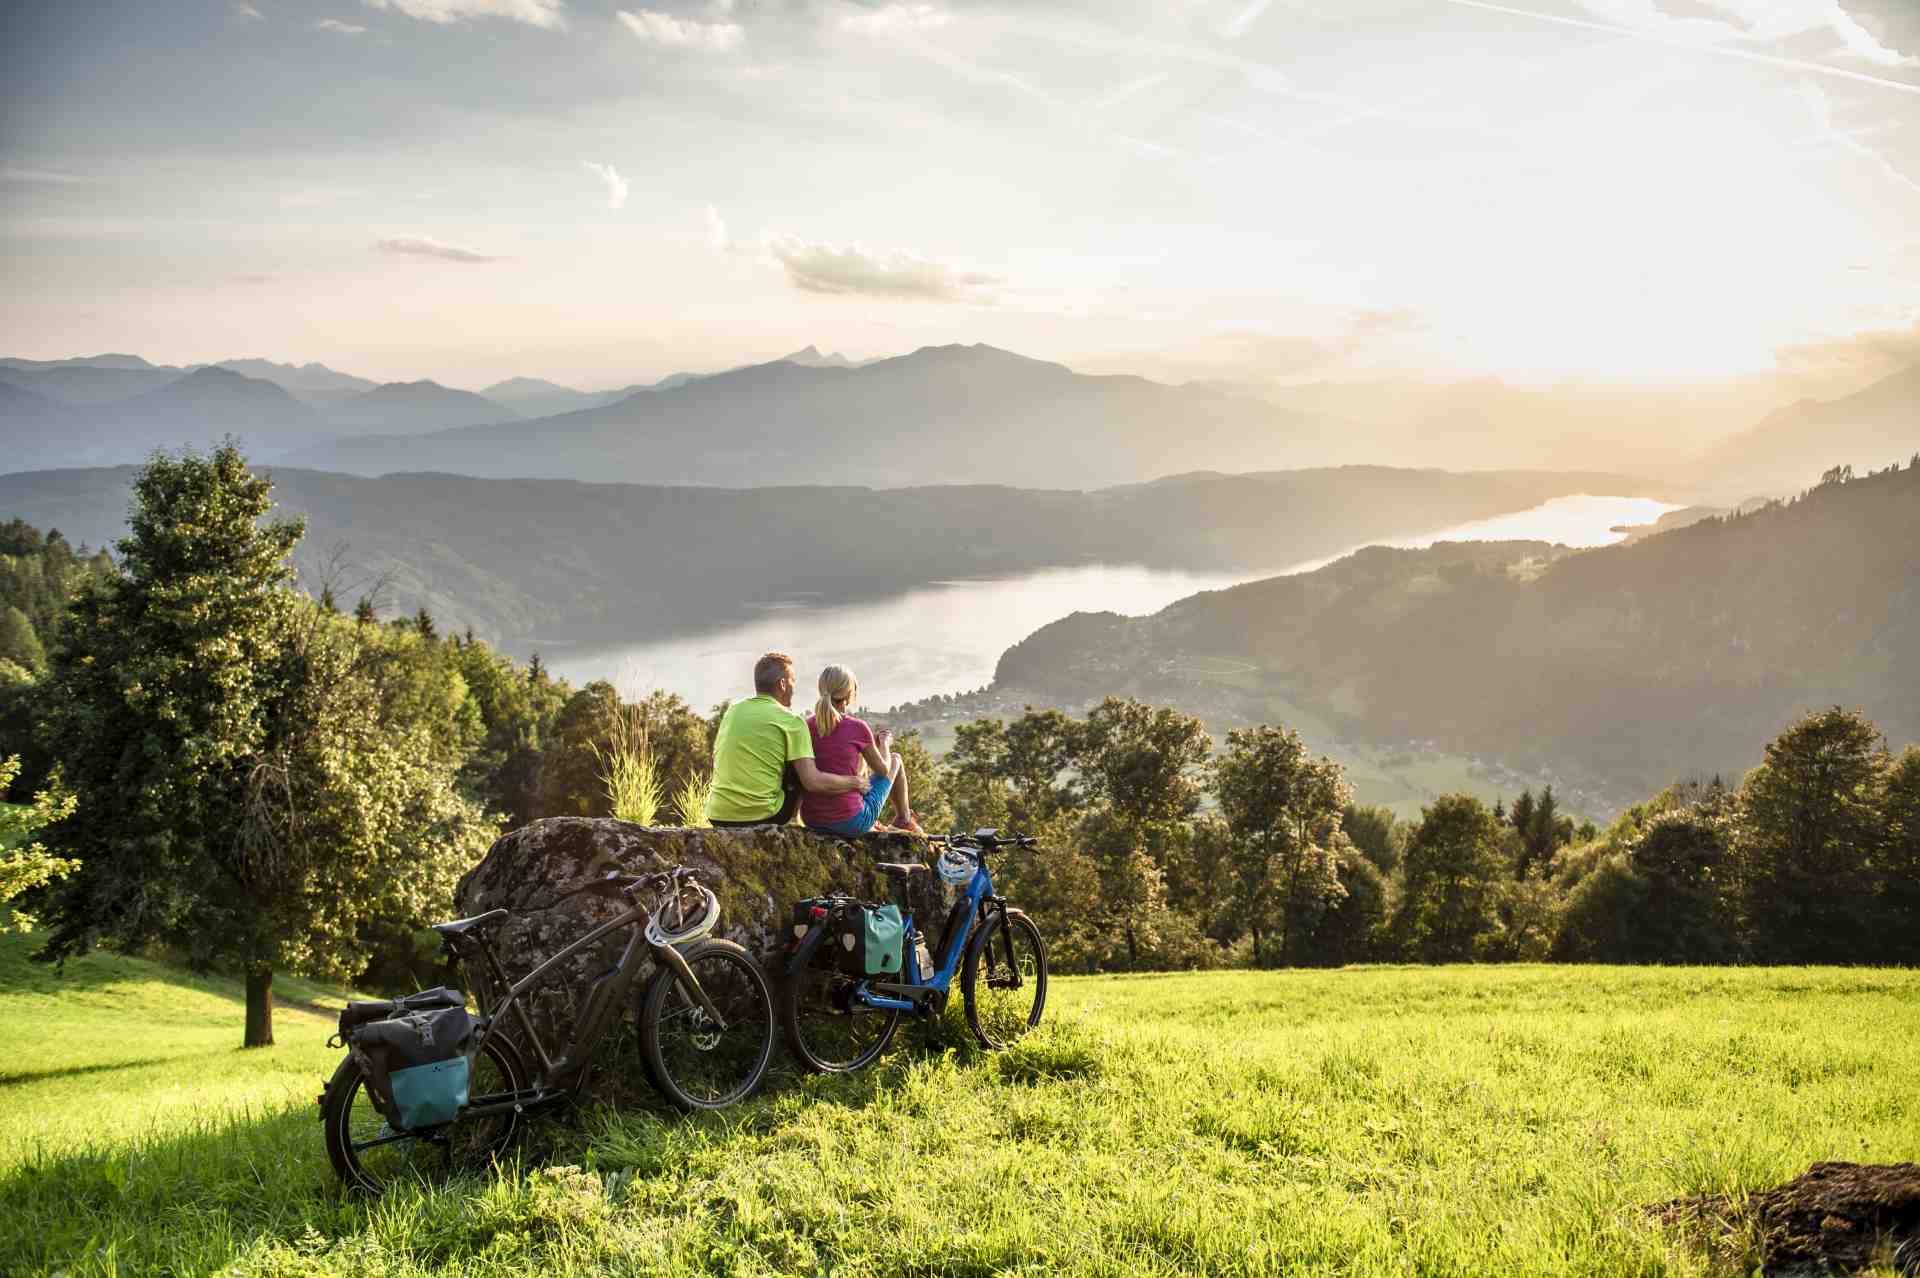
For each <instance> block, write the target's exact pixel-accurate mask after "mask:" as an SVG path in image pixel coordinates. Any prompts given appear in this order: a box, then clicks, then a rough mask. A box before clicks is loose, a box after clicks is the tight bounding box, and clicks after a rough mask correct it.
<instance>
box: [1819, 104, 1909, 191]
mask: <svg viewBox="0 0 1920 1278" xmlns="http://www.w3.org/2000/svg"><path fill="white" fill-rule="evenodd" d="M1799 89H1800V100H1801V101H1802V102H1805V103H1806V104H1807V111H1808V112H1809V114H1811V115H1812V116H1813V127H1814V128H1815V129H1816V130H1818V133H1819V138H1820V140H1821V141H1823V142H1831V143H1833V144H1834V145H1835V146H1837V147H1840V148H1841V149H1843V150H1846V151H1851V152H1852V153H1853V154H1855V155H1857V156H1859V157H1860V158H1861V159H1863V160H1866V161H1867V162H1868V163H1870V164H1872V165H1873V166H1874V167H1875V168H1877V169H1879V170H1880V172H1881V173H1882V174H1883V175H1885V177H1886V178H1887V180H1888V181H1890V182H1896V183H1898V184H1899V185H1901V186H1904V187H1906V188H1907V189H1908V190H1909V191H1917V192H1920V182H1915V181H1914V180H1913V179H1912V178H1910V177H1908V176H1907V175H1906V174H1905V173H1902V172H1901V171H1900V170H1899V169H1898V168H1896V167H1894V163H1893V161H1892V160H1889V159H1888V158H1887V157H1886V156H1885V155H1882V154H1881V153H1880V152H1879V151H1876V150H1874V149H1873V148H1872V147H1870V146H1868V145H1867V144H1866V143H1865V142H1862V141H1861V140H1860V135H1861V133H1862V132H1863V130H1858V129H1855V130H1843V129H1840V128H1837V127H1836V126H1835V125H1834V122H1833V103H1832V102H1831V101H1830V100H1829V99H1828V97H1827V95H1826V91H1825V90H1823V89H1822V88H1821V87H1820V86H1819V85H1817V84H1815V83H1814V82H1813V81H1811V80H1802V81H1800V85H1799Z"/></svg>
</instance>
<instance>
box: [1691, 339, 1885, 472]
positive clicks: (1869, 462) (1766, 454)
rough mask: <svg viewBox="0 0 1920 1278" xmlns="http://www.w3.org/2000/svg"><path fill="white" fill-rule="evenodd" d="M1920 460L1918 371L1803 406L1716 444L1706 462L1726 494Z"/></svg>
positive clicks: (1796, 405) (1792, 406) (1784, 410)
mask: <svg viewBox="0 0 1920 1278" xmlns="http://www.w3.org/2000/svg"><path fill="white" fill-rule="evenodd" d="M1916 455H1920V364H1915V365H1913V366H1912V367H1911V368H1907V369H1904V370H1902V371H1901V372H1898V373H1895V374H1893V375H1892V376H1890V377H1886V378H1883V379H1881V380H1880V381H1877V382H1875V383H1873V384H1872V385H1871V386H1868V387H1866V388H1865V389H1863V390H1859V391H1856V392H1854V393H1853V394H1851V395H1845V396H1842V397H1840V398H1838V399H1825V400H1822V399H1803V400H1800V401H1799V402H1798V403H1794V404H1790V405H1788V406H1787V407H1785V408H1782V409H1780V410H1779V411H1777V412H1775V413H1772V414H1771V415H1769V416H1768V417H1767V418H1766V420H1764V421H1762V422H1761V423H1760V424H1759V425H1758V426H1755V427H1753V428H1752V429H1751V430H1747V431H1743V432H1741V433H1740V434H1738V435H1735V436H1734V437H1733V438H1731V439H1728V440H1725V441H1724V442H1722V443H1720V444H1719V445H1717V446H1716V447H1715V448H1714V449H1713V450H1712V451H1711V453H1710V454H1709V455H1708V457H1707V458H1706V466H1707V468H1708V471H1709V474H1710V476H1711V478H1712V480H1713V482H1714V483H1715V484H1716V485H1717V486H1718V487H1720V488H1722V489H1725V490H1729V491H1732V490H1749V489H1755V488H1776V487H1778V486H1779V485H1780V484H1781V483H1782V482H1786V483H1791V482H1792V480H1793V478H1795V477H1798V478H1799V479H1800V480H1801V481H1802V482H1804V481H1805V477H1806V476H1807V475H1809V474H1817V473H1819V472H1820V471H1821V470H1823V469H1825V468H1826V467H1829V466H1833V465H1837V464H1840V463H1846V464H1849V465H1852V466H1854V467H1855V468H1856V469H1859V470H1862V471H1865V470H1868V469H1873V468H1877V467H1881V466H1886V465H1888V464H1890V463H1892V462H1902V463H1904V462H1905V461H1907V460H1908V459H1909V458H1911V457H1914V456H1916Z"/></svg>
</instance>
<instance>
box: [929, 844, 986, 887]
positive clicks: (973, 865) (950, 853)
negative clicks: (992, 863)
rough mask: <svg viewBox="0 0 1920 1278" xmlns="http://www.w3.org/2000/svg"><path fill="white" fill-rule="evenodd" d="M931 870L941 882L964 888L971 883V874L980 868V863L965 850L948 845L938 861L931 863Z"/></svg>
mask: <svg viewBox="0 0 1920 1278" xmlns="http://www.w3.org/2000/svg"><path fill="white" fill-rule="evenodd" d="M933 868H934V872H935V873H937V874H938V875H939V876H940V878H941V881H943V882H946V883H951V884H953V886H955V887H965V886H966V885H967V884H968V883H971V882H972V881H973V872H974V871H975V870H977V869H979V868H980V861H979V858H977V857H976V856H974V855H973V853H971V852H969V851H967V850H966V849H965V848H956V847H953V846H952V845H948V847H947V849H946V851H944V852H942V853H941V854H940V859H939V860H937V861H935V862H934V863H933Z"/></svg>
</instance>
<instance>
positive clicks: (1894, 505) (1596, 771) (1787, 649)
mask: <svg viewBox="0 0 1920 1278" xmlns="http://www.w3.org/2000/svg"><path fill="white" fill-rule="evenodd" d="M1916 580H1920V465H1914V466H1908V467H1906V468H1905V469H1895V470H1890V471H1883V472H1881V473H1879V474H1876V475H1870V476H1865V477H1862V478H1851V477H1850V476H1849V474H1848V473H1847V472H1844V471H1835V472H1833V473H1832V474H1830V475H1829V476H1828V478H1827V480H1826V481H1825V482H1823V483H1822V484H1820V486H1818V487H1817V488H1814V489H1813V490H1811V491H1809V492H1808V493H1806V494H1805V495H1804V496H1802V497H1801V498H1799V499H1798V500H1796V501H1793V502H1790V503H1784V504H1782V503H1776V504H1773V505H1770V506H1767V507H1765V508H1762V509H1759V510H1756V511H1753V512H1752V513H1749V514H1745V515H1737V516H1732V517H1728V518H1724V519H1709V520H1705V521H1703V522H1700V523H1697V524H1694V525H1692V526H1690V527H1687V528H1683V529H1680V530H1677V531H1675V532H1670V533H1665V534H1662V535H1659V536H1655V537H1649V538H1646V539H1644V540H1642V541H1639V542H1637V543H1635V544H1632V545H1623V546H1614V547H1607V548H1604V549H1599V550H1589V551H1582V552H1565V551H1556V550H1553V549H1552V548H1550V547H1547V546H1544V545H1540V544H1537V543H1507V544H1488V545H1442V546H1436V547H1434V548H1432V549H1429V550H1417V551H1406V550H1387V549H1379V548H1375V549H1369V550H1365V551H1362V552H1360V553H1358V554H1355V555H1353V556H1351V557H1349V558H1347V559H1344V560H1342V561H1340V562H1338V563H1336V564H1333V565H1331V566H1329V567H1327V568H1325V569H1322V570H1320V571H1318V572H1314V573H1307V574H1302V575H1299V576H1291V577H1280V578H1274V579H1271V580H1267V581H1261V582H1256V583H1252V584H1249V585H1245V586H1241V587H1238V588H1236V589H1233V590H1226V591H1220V592H1215V593H1209V594H1202V595H1196V596H1194V597H1192V598H1190V599H1185V600H1182V601H1181V602H1179V603H1177V604H1175V605H1173V606H1172V607H1170V608H1167V609H1166V610H1165V611H1163V612H1161V613H1159V614H1158V615H1156V616H1154V617H1150V618H1142V619H1138V620H1128V619H1125V618H1119V617H1115V616H1112V615H1103V616H1094V615H1084V614H1083V615H1077V616H1074V617H1071V618H1067V619H1065V620H1063V621H1061V622H1058V623H1056V624H1055V625H1053V626H1050V627H1048V628H1047V629H1045V630H1042V631H1040V632H1039V633H1038V634H1036V635H1034V636H1032V637H1031V638H1029V639H1028V640H1027V641H1025V642H1024V643H1022V644H1020V645H1018V646H1017V647H1015V648H1013V649H1012V650H1010V651H1009V652H1008V653H1007V654H1006V655H1005V657H1004V658H1003V659H1002V661H1001V663H1000V667H999V671H998V683H999V684H1000V685H1003V686H1004V687H1005V688H1006V689H1008V690H1012V691H1015V692H1017V691H1020V690H1031V691H1032V693H1033V695H1034V696H1035V697H1036V699H1060V698H1085V697H1088V696H1092V695H1106V694H1110V693H1114V692H1129V691H1138V690H1143V689H1149V688H1150V689H1152V690H1153V691H1154V693H1155V695H1157V696H1160V697H1162V698H1166V699H1172V700H1180V701H1187V702H1188V703H1189V704H1191V703H1192V702H1193V701H1196V700H1202V699H1204V700H1206V701H1208V702H1211V703H1217V704H1222V705H1226V706H1231V707H1235V708H1237V709H1239V710H1240V711H1241V712H1242V713H1245V714H1248V715H1251V716H1253V717H1256V718H1257V717H1258V715H1259V713H1261V710H1262V708H1263V703H1264V700H1265V699H1266V698H1267V697H1269V696H1273V695H1276V694H1277V695H1283V696H1284V697H1285V698H1287V699H1288V700H1289V701H1290V702H1292V703H1293V704H1296V705H1302V706H1308V707H1311V708H1312V709H1313V710H1314V711H1315V712H1316V713H1318V714H1320V715H1322V716H1324V717H1325V718H1327V719H1328V720H1329V721H1331V722H1333V723H1334V724H1336V725H1337V726H1338V728H1339V729H1340V730H1341V731H1342V732H1344V733H1346V734H1349V736H1350V739H1353V740H1363V741H1395V740H1405V739H1416V740H1422V741H1426V740H1432V741H1435V742H1437V743H1438V744H1439V745H1440V746H1441V747H1442V748H1444V749H1450V750H1456V751H1460V752H1465V753H1471V754H1475V755H1479V756H1482V757H1487V758H1493V759H1499V760H1502V761H1506V762H1509V763H1511V764H1513V765H1514V766H1519V767H1524V768H1527V769H1529V770H1532V771H1535V772H1541V773H1544V774H1546V775H1549V776H1551V775H1560V776H1563V777H1567V778H1569V779H1571V780H1575V781H1578V782H1579V783H1580V784H1581V785H1582V786H1584V787H1588V788H1597V789H1600V790H1602V791H1605V792H1607V793H1610V794H1613V795H1615V796H1617V797H1618V800H1619V801H1620V802H1625V801H1627V800H1630V799H1631V798H1632V797H1633V796H1634V795H1637V794H1643V793H1646V792H1647V791H1649V790H1651V789H1654V788H1657V787H1658V786H1660V785H1663V784H1665V783H1667V782H1668V781H1670V780H1672V779H1673V778H1674V777H1676V776H1679V775H1684V774H1687V773H1689V772H1700V773H1711V772H1713V771H1716V770H1717V771H1721V772H1723V773H1725V774H1727V775H1729V776H1738V775H1739V774H1740V773H1741V772H1742V771H1743V770H1744V769H1745V768H1747V767H1750V766H1752V765H1753V764H1754V763H1756V762H1758V753H1757V752H1758V743H1759V742H1760V741H1762V740H1764V739H1766V737H1767V735H1768V733H1769V732H1770V731H1772V730H1773V729H1774V728H1775V727H1777V726H1778V725H1779V724H1780V723H1782V722H1784V721H1785V720H1787V719H1789V718H1791V717H1792V716H1793V715H1795V714H1797V713H1799V712H1801V711H1802V710H1804V709H1807V708H1810V707H1818V706H1823V705H1833V704H1841V705H1847V706H1858V707H1861V708H1862V709H1864V710H1865V712H1866V713H1867V714H1869V715H1870V716H1872V717H1873V718H1874V719H1875V720H1876V721H1878V722H1879V724H1880V725H1881V726H1882V727H1883V728H1884V729H1885V730H1886V731H1887V733H1888V735H1889V736H1890V737H1891V738H1892V739H1893V740H1894V741H1895V742H1896V744H1897V743H1900V742H1904V741H1912V740H1915V739H1916V738H1920V675H1916V671H1915V668H1914V655H1915V654H1916V653H1920V594H1916V591H1915V588H1914V583H1915V581H1916ZM1207 658H1212V659H1220V658H1225V659H1228V662H1229V663H1231V664H1232V668H1233V669H1234V671H1235V673H1234V674H1233V676H1232V677H1231V678H1223V677H1221V676H1219V675H1216V674H1209V673H1207V671H1208V670H1209V669H1218V668H1223V667H1221V666H1220V663H1219V662H1218V661H1217V660H1216V661H1215V662H1214V663H1212V665H1209V663H1208V662H1207V661H1206V660H1203V659H1207ZM1188 690H1191V691H1188Z"/></svg>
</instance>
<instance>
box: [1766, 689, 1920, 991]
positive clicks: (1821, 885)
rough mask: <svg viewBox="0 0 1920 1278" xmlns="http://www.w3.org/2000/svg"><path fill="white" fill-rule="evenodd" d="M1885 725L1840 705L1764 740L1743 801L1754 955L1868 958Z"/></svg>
mask: <svg viewBox="0 0 1920 1278" xmlns="http://www.w3.org/2000/svg"><path fill="white" fill-rule="evenodd" d="M1889 762H1890V761H1889V759H1888V756H1887V751H1886V748H1885V746H1884V744H1883V743H1882V741H1881V737H1880V730H1879V729H1878V728H1876V727H1874V725H1873V724H1872V723H1871V722H1870V721H1869V720H1868V719H1867V718H1866V717H1865V716H1863V715H1861V714H1860V713H1858V712H1857V711H1852V710H1845V709H1842V708H1840V707H1838V706H1836V707H1834V708H1832V709H1830V710H1823V711H1819V712H1817V713H1813V714H1809V715H1805V716H1803V717H1802V718H1800V719H1798V720H1796V721H1795V722H1794V723H1793V724H1792V725H1790V726H1789V727H1788V728H1787V730H1786V731H1785V732H1782V733H1781V734H1780V735H1779V736H1778V737H1776V738H1775V739H1774V740H1773V741H1772V742H1771V743H1770V744H1769V745H1768V746H1767V750H1766V757H1765V760H1764V761H1763V762H1762V763H1761V764H1760V766H1759V767H1758V768H1755V769H1754V770H1753V771H1752V772H1751V773H1749V774H1748V776H1747V779H1746V781H1745V783H1744V784H1743V785H1742V786H1741V791H1740V804H1739V821H1740V830H1739V849H1738V850H1739V855H1740V859H1741V862H1742V879H1743V884H1744V889H1745V891H1744V895H1745V898H1746V900H1745V903H1744V904H1745V911H1744V912H1745V915H1746V925H1747V927H1748V928H1749V929H1750V944H1751V946H1752V951H1753V954H1754V957H1756V958H1758V959H1760V960H1762V961H1764V962H1774V963H1831V962H1845V961H1848V960H1851V959H1855V958H1862V957H1866V954H1867V951H1868V950H1869V948H1870V940H1871V936H1872V930H1871V926H1870V920H1871V914H1872V894H1873V881H1872V871H1871V867H1872V865H1873V862H1874V859H1875V854H1876V852H1877V850H1878V847H1879V844H1880V839H1881V835H1882V828H1881V812H1880V804H1881V787H1882V785H1883V783H1884V779H1885V775H1886V772H1887V769H1888V766H1889Z"/></svg>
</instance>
